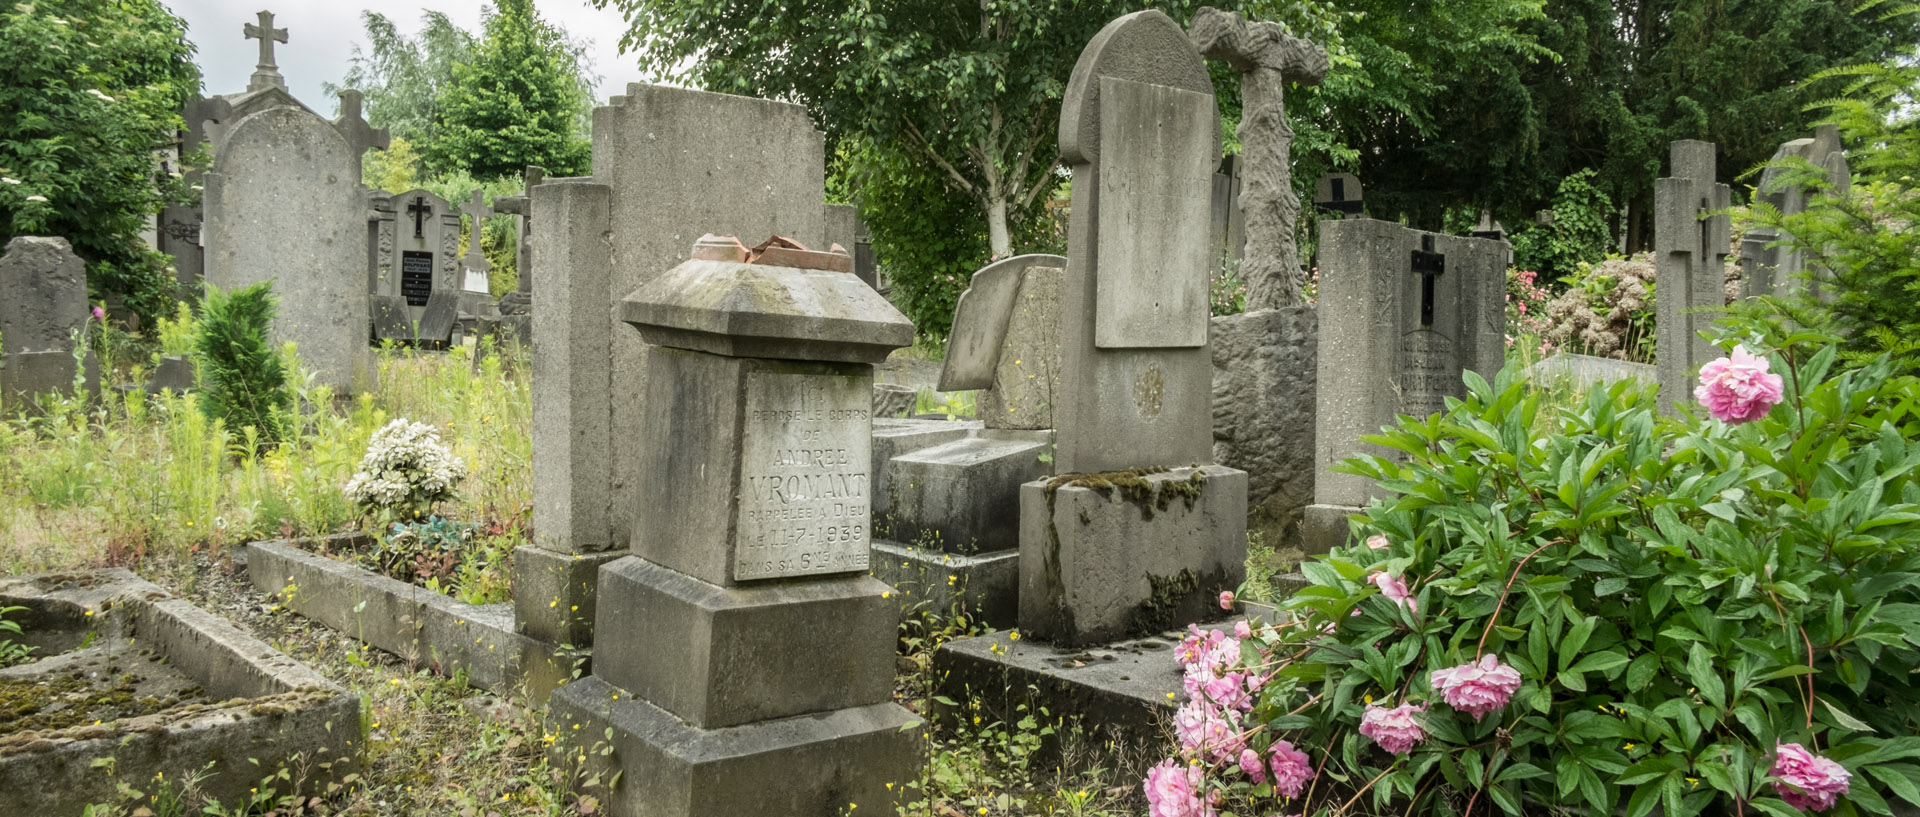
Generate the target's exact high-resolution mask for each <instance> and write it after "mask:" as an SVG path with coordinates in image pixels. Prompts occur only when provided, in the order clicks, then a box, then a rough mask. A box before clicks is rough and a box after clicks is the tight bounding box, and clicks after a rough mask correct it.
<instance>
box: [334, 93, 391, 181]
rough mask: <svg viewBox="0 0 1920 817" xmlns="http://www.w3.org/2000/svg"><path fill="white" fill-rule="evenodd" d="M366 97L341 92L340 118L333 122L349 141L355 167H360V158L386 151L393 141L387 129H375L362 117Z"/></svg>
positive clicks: (342, 135) (348, 144)
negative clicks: (378, 151) (373, 151)
mask: <svg viewBox="0 0 1920 817" xmlns="http://www.w3.org/2000/svg"><path fill="white" fill-rule="evenodd" d="M364 98H365V97H364V95H363V94H361V93H360V92H359V91H356V90H354V89H352V88H348V89H345V90H343V91H341V92H340V116H339V117H337V118H335V119H334V120H333V127H334V129H335V130H337V131H340V137H341V138H343V139H345V140H347V149H348V150H349V151H352V152H353V160H354V162H355V164H354V167H355V168H356V169H357V168H359V167H360V165H359V164H358V162H359V161H360V157H361V156H364V155H366V153H367V151H369V150H372V149H374V148H379V149H381V150H386V149H387V146H388V145H390V144H392V142H393V139H392V137H391V136H389V135H388V134H387V129H386V128H375V127H371V126H369V125H368V124H367V120H366V119H364V118H361V116H360V103H361V100H362V99H364ZM356 178H357V176H356Z"/></svg>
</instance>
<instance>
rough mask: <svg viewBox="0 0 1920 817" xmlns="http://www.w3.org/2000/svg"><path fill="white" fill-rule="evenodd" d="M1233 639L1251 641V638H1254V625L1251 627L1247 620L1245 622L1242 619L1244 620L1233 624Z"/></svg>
mask: <svg viewBox="0 0 1920 817" xmlns="http://www.w3.org/2000/svg"><path fill="white" fill-rule="evenodd" d="M1233 637H1234V638H1238V639H1240V640H1242V641H1245V640H1247V639H1249V638H1252V637H1253V625H1251V624H1248V623H1247V622H1246V620H1245V619H1242V620H1240V621H1236V622H1234V623H1233Z"/></svg>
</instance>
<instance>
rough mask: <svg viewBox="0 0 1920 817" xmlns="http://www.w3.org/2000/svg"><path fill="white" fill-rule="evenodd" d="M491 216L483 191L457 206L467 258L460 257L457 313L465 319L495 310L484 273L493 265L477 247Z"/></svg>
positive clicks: (476, 191) (478, 191) (479, 247)
mask: <svg viewBox="0 0 1920 817" xmlns="http://www.w3.org/2000/svg"><path fill="white" fill-rule="evenodd" d="M492 214H493V209H492V208H490V207H488V206H487V202H486V191H484V190H474V191H473V198H472V199H471V200H469V201H468V202H467V203H465V204H462V205H460V215H462V216H464V217H465V218H466V223H467V254H466V255H463V256H461V257H460V264H461V267H462V272H461V279H460V311H461V313H463V314H466V315H473V316H484V315H487V314H489V313H491V312H493V311H494V310H495V306H494V303H493V293H492V291H491V290H490V289H489V288H488V282H487V273H488V271H490V270H491V269H492V268H493V262H491V261H488V260H487V254H486V253H485V252H483V251H482V248H481V246H480V239H481V235H482V234H483V233H484V232H485V228H486V224H487V216H490V215H492Z"/></svg>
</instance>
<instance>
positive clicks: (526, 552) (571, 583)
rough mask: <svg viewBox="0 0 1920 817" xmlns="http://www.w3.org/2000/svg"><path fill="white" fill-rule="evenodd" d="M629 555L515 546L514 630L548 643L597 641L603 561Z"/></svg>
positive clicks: (615, 551)
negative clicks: (595, 626) (598, 589)
mask: <svg viewBox="0 0 1920 817" xmlns="http://www.w3.org/2000/svg"><path fill="white" fill-rule="evenodd" d="M625 555H627V551H624V550H614V551H599V552H593V553H569V552H564V551H552V550H548V549H546V548H543V547H537V546H531V545H529V546H526V547H518V548H514V550H513V620H514V629H515V631H516V632H518V633H520V634H521V635H525V636H529V637H532V638H534V639H537V640H539V641H544V642H546V643H548V644H563V645H571V646H574V647H585V646H588V645H590V644H592V643H593V619H594V610H595V609H597V608H596V607H595V605H594V600H595V598H596V596H597V594H596V593H595V592H594V590H595V588H596V586H597V584H598V582H599V574H600V566H601V565H603V564H606V563H608V562H611V561H613V560H615V559H618V558H620V557H622V556H625Z"/></svg>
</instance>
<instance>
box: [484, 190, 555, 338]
mask: <svg viewBox="0 0 1920 817" xmlns="http://www.w3.org/2000/svg"><path fill="white" fill-rule="evenodd" d="M523 178H525V180H526V187H524V188H522V189H521V191H520V195H518V196H501V197H498V198H496V199H494V200H493V211H494V212H496V213H507V214H510V215H512V216H513V217H514V219H513V222H514V248H515V250H514V253H515V254H514V273H515V274H516V275H517V276H518V277H519V280H518V282H517V283H516V284H515V286H514V288H513V291H512V292H509V293H507V294H505V295H502V296H500V305H499V309H500V315H501V316H502V317H501V325H502V326H504V327H506V333H507V335H508V336H509V337H512V338H515V339H518V340H519V341H520V342H521V343H531V342H532V340H533V255H534V253H533V189H534V188H535V187H538V186H539V185H540V183H541V182H543V181H545V180H546V178H547V170H546V168H543V167H540V166H539V165H528V166H527V170H526V173H525V175H524V177H523Z"/></svg>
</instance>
